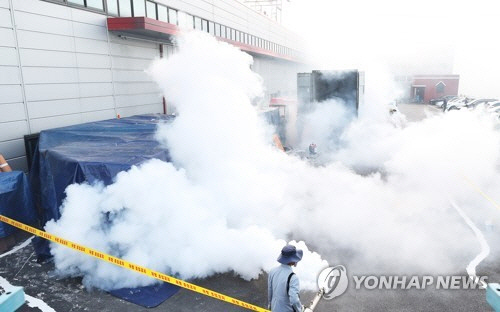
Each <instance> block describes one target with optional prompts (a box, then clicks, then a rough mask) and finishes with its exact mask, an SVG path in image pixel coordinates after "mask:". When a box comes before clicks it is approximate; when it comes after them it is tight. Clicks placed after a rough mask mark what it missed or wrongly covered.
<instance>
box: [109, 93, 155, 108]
mask: <svg viewBox="0 0 500 312" xmlns="http://www.w3.org/2000/svg"><path fill="white" fill-rule="evenodd" d="M115 101H116V107H128V106H136V105H147V104H157V103H161V102H162V96H161V94H158V93H153V94H134V95H117V96H116V97H115Z"/></svg>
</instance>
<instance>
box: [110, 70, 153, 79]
mask: <svg viewBox="0 0 500 312" xmlns="http://www.w3.org/2000/svg"><path fill="white" fill-rule="evenodd" d="M113 81H116V82H135V81H141V82H145V81H151V77H150V76H149V75H148V74H147V73H146V72H145V71H140V70H113Z"/></svg>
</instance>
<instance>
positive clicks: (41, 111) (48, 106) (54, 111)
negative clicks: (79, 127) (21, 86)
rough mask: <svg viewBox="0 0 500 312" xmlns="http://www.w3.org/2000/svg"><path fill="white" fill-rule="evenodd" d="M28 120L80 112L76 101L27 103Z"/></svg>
mask: <svg viewBox="0 0 500 312" xmlns="http://www.w3.org/2000/svg"><path fill="white" fill-rule="evenodd" d="M28 110H29V112H30V118H31V119H34V118H44V117H50V116H58V115H68V114H76V113H79V111H80V103H79V101H78V99H63V100H53V101H32V102H28Z"/></svg>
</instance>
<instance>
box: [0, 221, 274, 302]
mask: <svg viewBox="0 0 500 312" xmlns="http://www.w3.org/2000/svg"><path fill="white" fill-rule="evenodd" d="M0 221H2V222H5V223H7V224H9V225H12V226H14V227H16V228H19V229H21V230H23V231H26V232H28V233H31V234H33V235H36V236H39V237H41V238H45V239H47V240H49V241H51V242H54V243H57V244H60V245H64V246H66V247H68V248H71V249H74V250H76V251H79V252H82V253H84V254H87V255H89V256H92V257H94V258H97V259H99V260H103V261H106V262H109V263H112V264H114V265H117V266H120V267H122V268H125V269H128V270H132V271H135V272H137V273H141V274H143V275H147V276H149V277H152V278H155V279H157V280H159V281H162V282H167V283H170V284H173V285H176V286H179V287H181V288H185V289H188V290H191V291H194V292H197V293H199V294H202V295H205V296H208V297H212V298H215V299H218V300H221V301H225V302H227V303H231V304H234V305H237V306H239V307H242V308H245V309H248V310H252V311H258V312H270V311H269V310H267V309H264V308H261V307H258V306H255V305H253V304H250V303H246V302H244V301H241V300H238V299H235V298H232V297H229V296H226V295H224V294H221V293H219V292H216V291H213V290H210V289H207V288H204V287H201V286H198V285H195V284H191V283H189V282H186V281H183V280H180V279H178V278H175V277H172V276H169V275H166V274H163V273H161V272H158V271H154V270H151V269H148V268H146V267H143V266H140V265H137V264H134V263H132V262H129V261H126V260H123V259H120V258H117V257H114V256H111V255H108V254H105V253H103V252H100V251H98V250H95V249H92V248H89V247H85V246H82V245H80V244H77V243H74V242H72V241H69V240H67V239H64V238H61V237H58V236H56V235H53V234H50V233H47V232H45V231H42V230H39V229H37V228H34V227H32V226H29V225H26V224H24V223H21V222H18V221H16V220H14V219H11V218H8V217H5V216H3V215H0Z"/></svg>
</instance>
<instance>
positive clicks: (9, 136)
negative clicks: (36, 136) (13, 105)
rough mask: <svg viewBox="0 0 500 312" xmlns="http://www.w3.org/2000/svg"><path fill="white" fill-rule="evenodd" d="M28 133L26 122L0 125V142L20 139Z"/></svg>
mask: <svg viewBox="0 0 500 312" xmlns="http://www.w3.org/2000/svg"><path fill="white" fill-rule="evenodd" d="M27 133H28V123H27V122H26V120H20V121H12V122H2V123H0V142H1V141H9V140H15V139H21V138H23V136H24V135H25V134H27Z"/></svg>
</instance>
